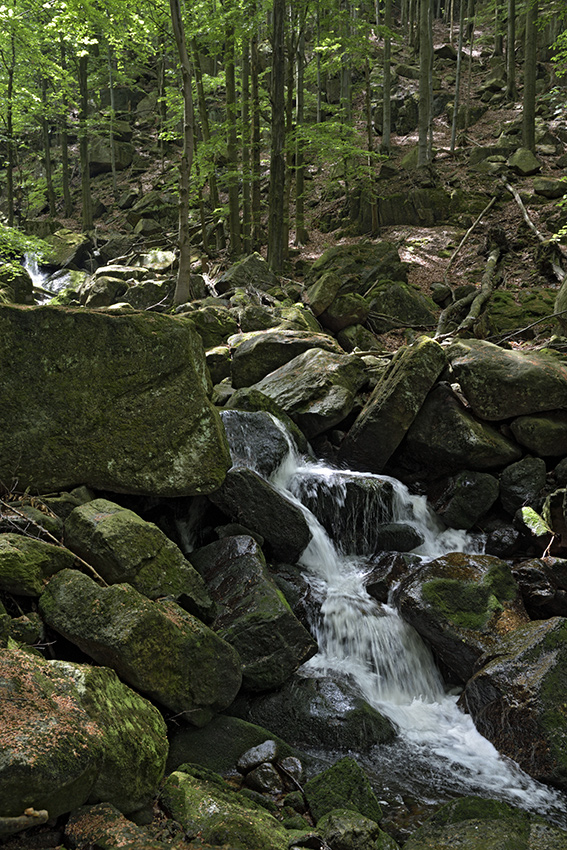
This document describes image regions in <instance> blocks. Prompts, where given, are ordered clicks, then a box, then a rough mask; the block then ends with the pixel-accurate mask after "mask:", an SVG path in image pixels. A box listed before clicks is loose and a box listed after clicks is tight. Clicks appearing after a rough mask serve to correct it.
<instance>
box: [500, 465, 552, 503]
mask: <svg viewBox="0 0 567 850" xmlns="http://www.w3.org/2000/svg"><path fill="white" fill-rule="evenodd" d="M546 475H547V470H546V467H545V461H543V460H542V459H541V458H537V457H524V458H522V460H520V461H518V462H517V463H512V464H511V465H510V466H507V467H506V469H504V470H503V471H502V474H501V475H500V501H501V502H502V507H503V508H504V510H505V511H506V512H507V513H508V514H510V516H514V514H515V513H516V511H517V510H518V508H521V507H524V505H528V506H531V507H534V508H536V509H537V508H538V507H539V504H541V502H540V494H541V491H542V490H543V488H544V487H545V481H546Z"/></svg>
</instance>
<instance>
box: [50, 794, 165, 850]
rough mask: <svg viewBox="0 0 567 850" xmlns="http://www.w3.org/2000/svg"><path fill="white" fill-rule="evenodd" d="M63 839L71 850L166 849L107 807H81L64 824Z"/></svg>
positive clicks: (117, 812) (105, 805)
mask: <svg viewBox="0 0 567 850" xmlns="http://www.w3.org/2000/svg"><path fill="white" fill-rule="evenodd" d="M65 839H66V846H68V847H70V848H71V850H80V848H82V847H104V848H111V847H123V848H125V850H164V848H165V846H166V845H164V844H163V843H162V842H161V841H157V840H154V839H153V838H151V836H150V835H149V833H148V831H147V830H146V829H144V828H143V827H141V826H136V825H135V824H134V823H132V821H130V820H128V819H127V818H125V817H124V815H123V814H122V813H121V812H120V811H119V810H118V809H117V808H116V807H115V806H112V805H110V804H109V803H98V804H97V805H95V806H83V807H82V808H80V809H79V810H78V811H77V812H74V813H73V814H72V815H71V817H70V818H69V820H68V822H67V826H66V828H65ZM168 843H169V842H168Z"/></svg>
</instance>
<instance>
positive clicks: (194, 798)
mask: <svg viewBox="0 0 567 850" xmlns="http://www.w3.org/2000/svg"><path fill="white" fill-rule="evenodd" d="M191 770H192V769H191V766H189V765H182V766H181V767H180V769H179V770H176V771H175V772H174V773H172V774H171V775H170V776H168V777H167V779H166V781H165V783H164V785H163V788H162V790H161V794H160V797H161V802H162V805H163V806H164V808H165V809H166V811H167V812H169V814H170V815H171V817H173V818H174V819H175V820H176V821H178V822H179V823H180V824H181V825H182V827H183V829H184V830H185V837H186V839H189V840H191V839H192V838H196V837H198V838H199V839H200V841H202V842H203V843H204V844H213V845H219V846H220V845H222V846H228V847H234V848H240V847H242V848H244V847H245V848H254V850H287V848H288V833H287V831H286V830H285V829H284V827H283V826H282V825H281V824H280V823H279V822H278V821H277V820H276V819H275V817H274V816H273V815H271V814H270V813H269V812H267V811H266V809H264V808H263V807H262V806H260V805H258V804H257V803H254V802H252V800H250V799H249V798H248V797H246V796H244V795H243V794H237V793H236V792H235V791H234V790H233V789H232V787H231V786H230V785H229V784H228V783H227V782H225V781H224V780H222V779H221V778H220V776H217V775H216V774H213V773H210V772H207V773H205V772H204V771H203V770H202V769H200V770H199V769H197V770H196V771H193V772H195V773H196V775H195V776H193V775H191V773H190V771H191Z"/></svg>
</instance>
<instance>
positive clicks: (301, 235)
mask: <svg viewBox="0 0 567 850" xmlns="http://www.w3.org/2000/svg"><path fill="white" fill-rule="evenodd" d="M304 71H305V36H304V34H303V29H302V31H301V35H300V38H299V41H298V43H297V104H296V116H295V117H296V125H297V135H296V137H295V169H296V170H295V244H296V245H305V243H306V242H309V234H308V233H307V230H306V229H305V170H304V156H303V148H304V140H303V135H302V134H303V124H304V107H305V92H304V85H305V79H304Z"/></svg>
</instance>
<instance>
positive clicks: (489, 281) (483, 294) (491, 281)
mask: <svg viewBox="0 0 567 850" xmlns="http://www.w3.org/2000/svg"><path fill="white" fill-rule="evenodd" d="M499 259H500V248H493V249H492V251H491V252H490V254H489V257H488V262H487V264H486V270H485V272H484V274H483V276H482V281H481V287H480V292H478V293H477V294H476V296H475V298H474V300H473V302H472V304H471V308H470V310H469V312H468V315H467V316H466V317H465V318H464V319H463V321H462V322H461V324H460V325H459V327H458V328H457V330H456V331H455V333H456V334H459V333H461V332H462V331H468V330H469V328H471V327H472V326H473V325H474V323H475V322H476V320H477V319H478V317H479V316H480V314H481V313H482V309H483V307H484V305H485V304H486V302H487V301H488V299H489V298H490V296H491V295H492V292H493V291H494V289H496V287H497V285H498V277H497V276H496V267H497V265H498V260H499Z"/></svg>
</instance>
